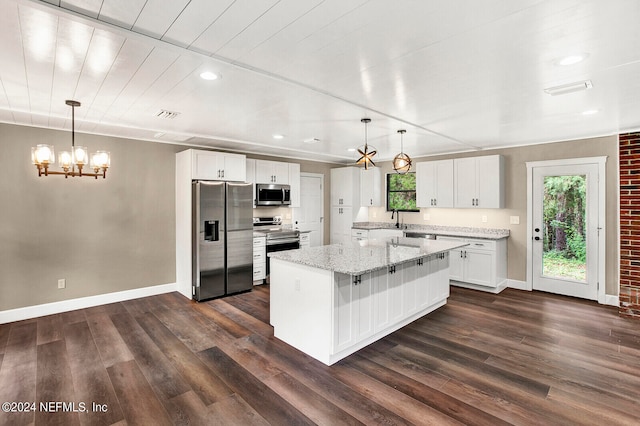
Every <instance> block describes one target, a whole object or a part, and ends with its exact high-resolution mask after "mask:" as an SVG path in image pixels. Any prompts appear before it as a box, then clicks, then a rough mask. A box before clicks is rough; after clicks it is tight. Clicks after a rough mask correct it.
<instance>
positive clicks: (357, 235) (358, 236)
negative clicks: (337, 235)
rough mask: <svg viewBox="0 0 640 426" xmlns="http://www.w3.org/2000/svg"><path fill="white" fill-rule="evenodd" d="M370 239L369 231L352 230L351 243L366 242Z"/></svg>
mask: <svg viewBox="0 0 640 426" xmlns="http://www.w3.org/2000/svg"><path fill="white" fill-rule="evenodd" d="M368 239H369V231H367V230H366V229H355V228H351V241H363V240H364V241H366V240H368Z"/></svg>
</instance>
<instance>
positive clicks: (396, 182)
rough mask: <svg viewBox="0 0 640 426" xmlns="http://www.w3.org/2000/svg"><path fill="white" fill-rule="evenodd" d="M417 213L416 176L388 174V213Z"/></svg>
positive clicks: (413, 174) (412, 174)
mask: <svg viewBox="0 0 640 426" xmlns="http://www.w3.org/2000/svg"><path fill="white" fill-rule="evenodd" d="M392 210H397V211H400V212H417V211H420V209H419V208H418V207H417V206H416V174H415V173H406V174H404V175H401V174H397V173H389V174H387V211H392Z"/></svg>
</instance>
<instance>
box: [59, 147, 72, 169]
mask: <svg viewBox="0 0 640 426" xmlns="http://www.w3.org/2000/svg"><path fill="white" fill-rule="evenodd" d="M58 165H59V166H60V167H62V168H65V167H71V153H69V152H67V151H62V152H61V153H60V154H58Z"/></svg>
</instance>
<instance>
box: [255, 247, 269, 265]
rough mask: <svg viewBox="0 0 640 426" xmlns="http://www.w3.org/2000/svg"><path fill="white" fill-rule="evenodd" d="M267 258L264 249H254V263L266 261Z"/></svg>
mask: <svg viewBox="0 0 640 426" xmlns="http://www.w3.org/2000/svg"><path fill="white" fill-rule="evenodd" d="M265 259H266V254H265V252H264V250H254V251H253V264H254V265H255V264H256V263H264V261H265Z"/></svg>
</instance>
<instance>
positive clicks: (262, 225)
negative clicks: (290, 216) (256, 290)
mask: <svg viewBox="0 0 640 426" xmlns="http://www.w3.org/2000/svg"><path fill="white" fill-rule="evenodd" d="M253 230H254V232H261V233H264V234H265V236H266V237H267V238H266V241H267V242H266V250H267V276H269V256H268V254H269V253H273V252H276V251H284V250H294V249H298V248H300V231H298V230H297V229H287V228H283V227H282V217H281V216H273V217H254V218H253Z"/></svg>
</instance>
